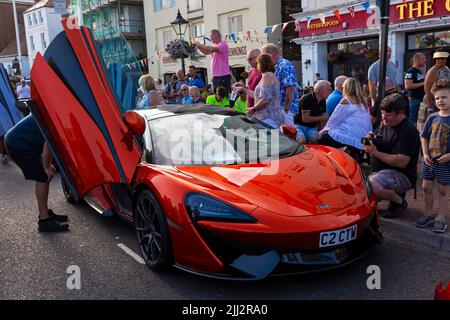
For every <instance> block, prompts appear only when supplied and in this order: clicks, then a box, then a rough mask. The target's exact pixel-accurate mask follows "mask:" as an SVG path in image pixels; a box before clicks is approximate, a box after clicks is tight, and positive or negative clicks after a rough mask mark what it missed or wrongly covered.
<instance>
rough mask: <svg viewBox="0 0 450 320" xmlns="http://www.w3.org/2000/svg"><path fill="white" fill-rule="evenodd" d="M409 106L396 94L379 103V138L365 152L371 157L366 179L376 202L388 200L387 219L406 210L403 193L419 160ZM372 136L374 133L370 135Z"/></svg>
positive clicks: (411, 184) (413, 177) (413, 180)
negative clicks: (367, 178)
mask: <svg viewBox="0 0 450 320" xmlns="http://www.w3.org/2000/svg"><path fill="white" fill-rule="evenodd" d="M407 108H408V105H407V103H406V101H405V99H404V97H403V96H402V95H401V94H399V93H394V94H391V95H388V96H387V97H386V98H385V99H384V100H383V101H382V102H381V112H382V120H383V122H382V124H381V125H380V127H379V128H378V129H377V130H376V131H375V133H374V134H375V135H378V136H381V138H380V139H375V141H370V145H366V146H365V150H366V152H367V153H368V154H370V155H371V164H370V165H371V168H372V172H373V173H372V175H370V177H369V180H370V183H371V185H372V188H373V191H374V193H375V194H376V196H377V198H378V200H389V201H390V202H391V203H390V206H389V209H388V212H387V213H386V214H385V215H384V217H386V218H396V217H399V216H401V215H402V214H403V213H404V212H405V211H406V209H407V208H408V203H407V202H406V200H405V199H404V193H406V191H408V190H409V189H411V188H414V186H415V185H416V180H417V161H418V158H419V148H420V138H419V132H418V131H417V129H416V128H415V127H414V125H413V124H412V123H411V122H410V121H409V120H408V118H407V116H406V115H407V112H408V111H407ZM372 136H373V134H372Z"/></svg>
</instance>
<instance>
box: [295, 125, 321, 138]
mask: <svg viewBox="0 0 450 320" xmlns="http://www.w3.org/2000/svg"><path fill="white" fill-rule="evenodd" d="M295 128H297V141H298V140H299V139H306V141H308V142H309V141H312V140H313V138H314V137H317V138H318V137H319V131H318V130H317V128H316V127H314V128H310V127H305V126H302V125H299V124H297V123H296V124H295Z"/></svg>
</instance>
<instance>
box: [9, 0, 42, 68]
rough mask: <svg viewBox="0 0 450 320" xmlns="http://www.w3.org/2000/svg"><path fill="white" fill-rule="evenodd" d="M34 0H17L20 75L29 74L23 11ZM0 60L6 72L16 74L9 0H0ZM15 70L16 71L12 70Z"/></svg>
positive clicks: (17, 62)
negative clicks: (20, 53) (20, 60)
mask: <svg viewBox="0 0 450 320" xmlns="http://www.w3.org/2000/svg"><path fill="white" fill-rule="evenodd" d="M34 3H35V1H34V0H17V1H16V9H17V19H18V26H19V37H20V47H21V51H22V69H23V70H20V73H21V75H25V76H28V75H29V66H28V58H27V56H26V55H27V43H26V37H25V23H24V20H23V12H24V11H25V10H27V9H28V8H30V7H31V6H32V5H34ZM0 31H1V32H0V62H1V63H3V64H4V66H5V67H6V69H7V72H8V74H10V75H12V74H13V73H15V74H17V73H19V72H17V71H19V70H18V67H17V66H18V65H19V61H18V58H19V57H18V50H17V42H16V30H15V26H14V11H13V6H12V1H11V0H0ZM14 70H16V72H14Z"/></svg>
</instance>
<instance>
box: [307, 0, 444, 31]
mask: <svg viewBox="0 0 450 320" xmlns="http://www.w3.org/2000/svg"><path fill="white" fill-rule="evenodd" d="M446 15H450V0H416V1H409V2H406V3H403V2H402V3H398V4H393V5H391V8H390V23H391V24H398V23H402V22H408V21H414V20H426V19H431V18H435V17H441V16H446ZM375 23H376V12H375V10H372V12H371V13H370V14H368V13H367V12H366V11H365V10H363V11H357V12H355V14H354V16H353V17H352V15H351V14H350V12H349V13H345V14H344V13H343V14H341V15H340V19H338V17H335V16H332V17H327V18H326V19H325V23H323V22H322V21H321V20H320V19H313V20H311V21H310V23H309V25H308V23H307V22H306V21H302V22H301V23H300V28H301V30H300V31H299V37H309V36H318V35H322V34H326V33H335V32H342V31H350V30H357V29H370V28H378V27H376V25H375Z"/></svg>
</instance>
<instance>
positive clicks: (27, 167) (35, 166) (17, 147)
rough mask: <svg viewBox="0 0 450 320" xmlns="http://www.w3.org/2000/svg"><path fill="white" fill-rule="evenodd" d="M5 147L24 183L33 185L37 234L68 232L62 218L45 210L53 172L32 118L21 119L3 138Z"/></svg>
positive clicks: (46, 149)
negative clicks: (37, 213)
mask: <svg viewBox="0 0 450 320" xmlns="http://www.w3.org/2000/svg"><path fill="white" fill-rule="evenodd" d="M5 145H6V149H7V150H8V154H9V156H10V157H11V159H12V160H13V161H14V162H15V163H16V164H17V165H18V166H19V168H20V169H21V170H22V172H23V175H24V176H25V179H27V180H33V181H35V182H36V189H35V192H36V199H37V204H38V210H39V222H38V230H39V232H61V231H67V230H69V225H68V224H66V223H63V222H66V221H67V220H68V217H67V216H65V215H57V214H55V213H53V211H52V210H50V209H49V208H48V193H49V189H50V182H51V180H52V179H53V176H54V175H55V172H56V169H55V167H54V166H53V164H52V154H51V152H50V150H49V148H48V146H47V144H46V143H45V140H44V137H43V136H42V134H41V132H40V130H39V127H38V126H37V124H36V122H35V120H34V118H33V116H32V115H29V116H27V117H25V118H24V119H22V121H20V122H19V123H18V124H17V125H15V126H14V127H13V128H12V129H11V130H9V131H8V133H7V134H6V136H5Z"/></svg>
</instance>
